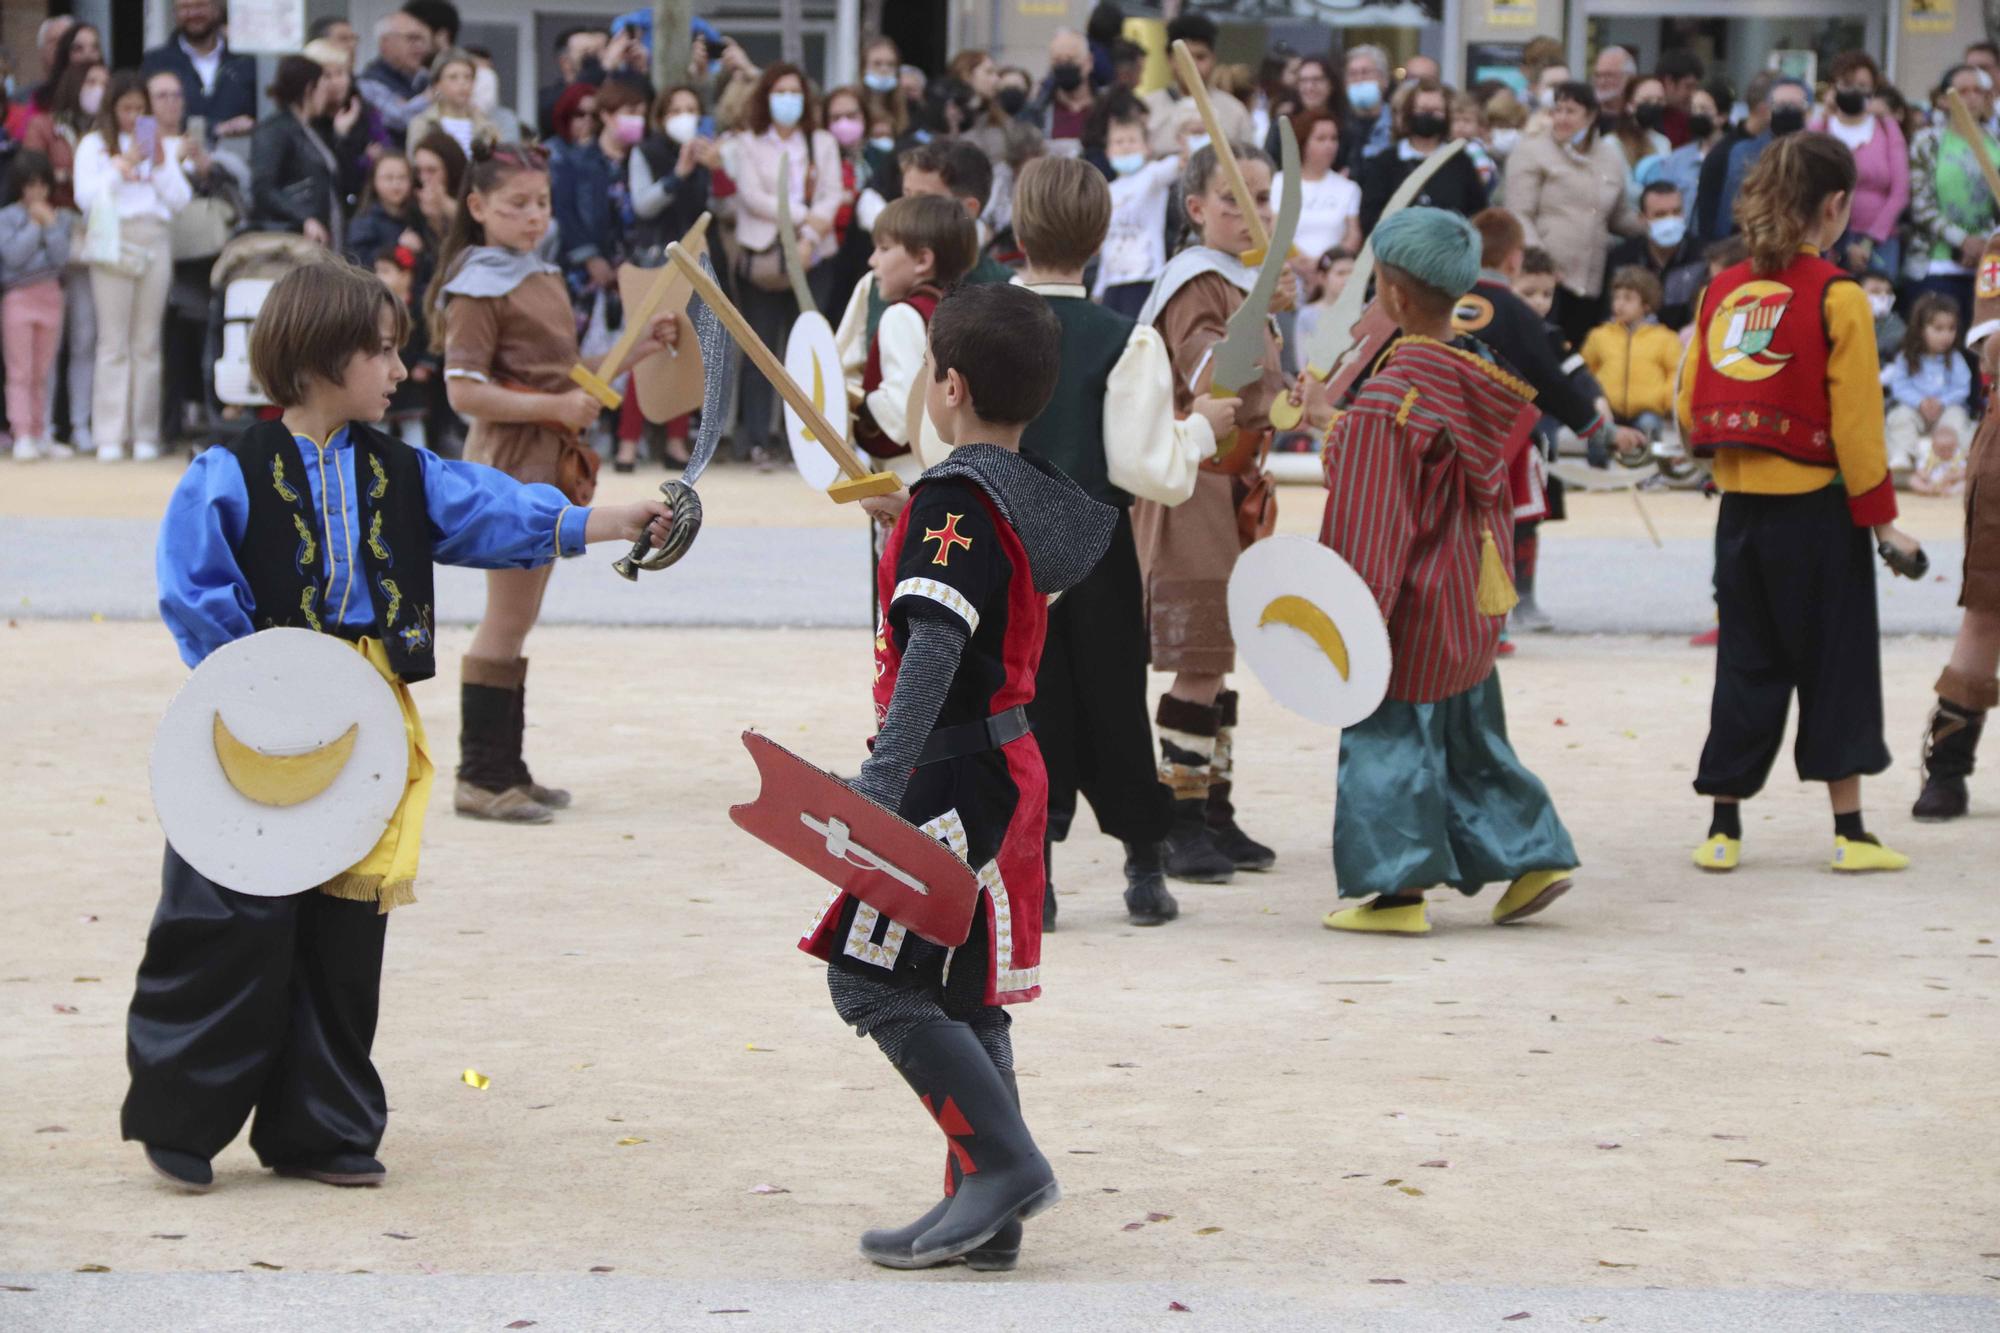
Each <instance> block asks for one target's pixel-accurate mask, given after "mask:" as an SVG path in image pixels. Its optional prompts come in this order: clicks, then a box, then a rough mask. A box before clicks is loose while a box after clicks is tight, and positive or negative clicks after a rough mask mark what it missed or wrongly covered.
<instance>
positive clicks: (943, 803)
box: [799, 476, 1048, 1004]
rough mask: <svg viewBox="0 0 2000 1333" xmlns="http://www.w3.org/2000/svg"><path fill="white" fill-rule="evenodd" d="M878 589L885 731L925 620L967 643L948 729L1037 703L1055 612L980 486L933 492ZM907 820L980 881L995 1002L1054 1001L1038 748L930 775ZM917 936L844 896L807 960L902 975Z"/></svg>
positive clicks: (879, 699)
mask: <svg viewBox="0 0 2000 1333" xmlns="http://www.w3.org/2000/svg"><path fill="white" fill-rule="evenodd" d="M876 578H877V582H878V584H879V587H880V592H881V605H882V606H883V607H884V608H885V610H884V612H883V616H882V621H881V623H880V624H879V625H878V626H877V627H876V631H875V719H876V724H877V725H878V726H879V725H880V724H881V722H882V720H883V718H885V717H886V716H887V715H888V711H889V705H890V701H891V700H892V699H893V698H894V697H895V693H896V672H897V668H898V667H899V666H900V665H901V662H902V655H903V648H904V647H905V645H906V644H907V643H908V642H909V632H910V625H911V623H912V621H913V620H914V619H916V618H919V617H924V616H931V617H939V618H944V619H948V620H951V621H953V622H956V623H957V624H958V625H960V626H961V627H962V628H964V629H965V631H966V633H967V641H966V645H965V652H964V654H963V655H962V656H961V657H960V658H959V664H958V670H957V672H956V673H955V674H954V675H953V677H952V681H951V685H950V688H949V690H948V691H947V693H946V695H945V700H944V706H943V707H942V708H941V709H939V711H938V717H937V723H936V725H937V727H939V728H945V727H952V726H959V725H962V724H964V723H968V722H978V721H981V720H983V719H985V718H988V717H991V716H992V715H994V714H995V713H1002V712H1005V711H1007V710H1008V709H1010V708H1014V707H1017V706H1021V705H1025V704H1027V703H1028V701H1029V700H1031V699H1033V698H1034V694H1035V668H1036V666H1037V665H1038V664H1039V663H1040V662H1041V657H1042V640H1043V637H1044V635H1045V633H1046V632H1047V629H1048V602H1047V599H1046V598H1044V597H1043V596H1042V594H1040V593H1038V592H1036V591H1035V582H1034V577H1033V574H1032V573H1031V571H1030V569H1029V566H1028V555H1027V551H1026V550H1025V549H1024V548H1023V547H1022V545H1021V539H1020V537H1019V536H1018V535H1017V534H1016V533H1015V531H1014V529H1013V527H1012V526H1011V525H1009V523H1008V522H1007V519H1006V517H1005V516H1004V515H1003V514H1002V513H1001V511H1000V509H999V507H998V506H997V505H995V504H994V503H993V501H992V499H991V498H990V497H989V496H988V495H987V494H986V492H985V491H984V490H983V489H982V488H981V487H980V486H979V485H978V484H977V483H976V482H974V481H972V480H971V479H970V478H967V477H962V476H947V477H941V478H937V479H934V480H929V481H919V482H918V483H917V484H916V486H915V487H914V488H913V489H912V492H911V496H910V502H909V504H908V506H906V507H905V508H904V510H903V514H902V517H901V518H900V519H898V520H897V522H896V526H895V528H894V529H893V530H892V531H891V532H890V534H889V538H888V541H887V543H886V546H885V548H884V550H883V552H882V560H881V563H880V565H879V566H877V569H876ZM897 813H898V814H900V815H902V816H903V818H905V819H907V820H909V821H910V822H911V823H913V824H915V825H917V826H918V827H920V828H922V829H923V830H924V831H925V832H927V833H929V834H931V835H932V836H933V837H935V838H937V839H939V840H940V841H941V842H943V843H945V844H946V845H947V846H949V847H950V848H951V849H952V850H953V851H955V852H957V853H958V854H959V856H961V857H962V858H964V860H965V862H966V863H967V864H968V865H970V866H971V867H972V868H973V869H974V870H975V871H976V872H978V875H979V882H980V889H981V893H980V910H982V911H983V912H984V913H985V914H986V924H987V926H988V928H989V929H988V935H987V938H988V939H989V940H990V941H991V945H992V947H991V949H990V950H989V956H990V966H989V970H988V976H987V986H986V1003H988V1004H1014V1003H1019V1002H1021V1001H1025V1000H1032V999H1034V998H1035V997H1036V996H1038V995H1039V994H1041V957H1042V894H1043V890H1044V868H1043V862H1042V832H1043V829H1044V828H1045V826H1046V824H1047V820H1048V775H1047V772H1046V770H1044V768H1043V767H1042V752H1041V749H1040V747H1038V746H1037V745H1036V744H1035V738H1034V736H1033V735H1032V734H1030V735H1025V736H1022V737H1020V738H1019V739H1017V740H1014V741H1011V742H1009V743H1008V744H1006V745H1004V746H1001V747H1000V748H999V749H997V750H985V751H981V752H979V753H976V754H969V755H963V756H960V757H958V758H955V759H946V760H942V761H940V762H938V763H934V764H925V765H923V766H921V767H919V768H918V769H917V770H916V771H915V773H913V774H912V775H911V778H910V784H909V787H908V788H907V789H906V790H905V791H904V793H903V802H902V805H901V806H900V807H899V808H898V810H897ZM907 936H908V932H907V930H906V929H905V927H904V926H902V925H901V924H900V923H898V922H896V921H894V920H892V919H890V918H888V917H886V916H884V915H882V914H881V913H880V912H878V911H877V910H876V909H874V908H872V907H869V906H868V905H867V904H865V903H861V902H858V901H856V900H855V899H852V898H850V897H848V896H847V895H846V894H844V893H841V892H839V891H838V890H836V891H834V892H833V893H832V894H830V895H829V896H828V898H827V901H826V902H825V904H824V905H823V906H822V907H821V909H820V911H819V912H818V914H817V915H816V916H815V917H814V919H813V922H812V926H811V929H809V930H808V931H807V932H806V935H805V937H804V938H803V939H802V940H800V942H799V947H800V948H801V949H804V950H805V951H806V952H807V953H810V954H812V955H813V956H814V957H817V958H825V959H831V958H832V957H833V956H834V955H835V954H836V953H844V954H845V955H846V956H847V957H848V958H849V959H855V960H859V961H861V962H863V963H869V964H873V965H874V966H877V967H880V968H882V969H884V970H885V971H887V972H895V971H897V970H898V966H899V964H900V963H901V962H902V961H903V945H904V943H905V941H906V939H907Z"/></svg>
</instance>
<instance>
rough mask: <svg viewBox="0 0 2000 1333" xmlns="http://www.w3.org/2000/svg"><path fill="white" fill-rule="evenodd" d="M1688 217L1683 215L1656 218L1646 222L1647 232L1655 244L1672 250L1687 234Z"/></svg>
mask: <svg viewBox="0 0 2000 1333" xmlns="http://www.w3.org/2000/svg"><path fill="white" fill-rule="evenodd" d="M1687 230H1688V224H1687V219H1686V218H1683V217H1669V218H1654V219H1653V220H1652V221H1651V222H1648V223H1647V224H1646V234H1647V235H1648V236H1651V237H1652V238H1653V244H1654V245H1657V246H1659V247H1661V248H1662V249H1665V250H1671V249H1673V248H1674V247H1675V246H1677V245H1679V244H1680V243H1681V238H1682V237H1683V236H1686V235H1687Z"/></svg>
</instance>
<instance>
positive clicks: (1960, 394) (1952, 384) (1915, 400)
mask: <svg viewBox="0 0 2000 1333" xmlns="http://www.w3.org/2000/svg"><path fill="white" fill-rule="evenodd" d="M1882 387H1883V388H1884V389H1887V390H1888V391H1889V396H1890V398H1892V399H1894V400H1895V402H1896V403H1897V404H1899V405H1900V406H1903V407H1917V406H1920V405H1921V404H1922V403H1923V401H1924V399H1926V398H1935V399H1937V400H1938V401H1939V402H1940V403H1943V404H1944V405H1945V406H1946V407H1964V406H1965V405H1966V403H1967V402H1969V401H1970V400H1971V398H1972V368H1971V367H1970V366H1968V365H1966V364H1965V358H1964V357H1962V356H1960V355H1959V354H1958V352H1957V351H1956V350H1955V349H1954V350H1953V351H1950V352H1947V353H1945V354H1944V355H1943V356H1927V357H1924V358H1923V359H1922V360H1921V361H1919V362H1918V363H1917V370H1916V372H1915V373H1914V374H1912V373H1911V371H1910V363H1909V361H1907V360H1906V359H1904V358H1903V357H1900V356H1898V357H1896V358H1894V359H1893V360H1891V361H1890V362H1889V364H1888V365H1886V366H1884V367H1883V368H1882Z"/></svg>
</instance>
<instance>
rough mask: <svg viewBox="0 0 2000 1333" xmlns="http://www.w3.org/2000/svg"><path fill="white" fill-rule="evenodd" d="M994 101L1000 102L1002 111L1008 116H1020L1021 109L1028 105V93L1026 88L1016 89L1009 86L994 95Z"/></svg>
mask: <svg viewBox="0 0 2000 1333" xmlns="http://www.w3.org/2000/svg"><path fill="white" fill-rule="evenodd" d="M993 100H994V101H996V102H998V103H999V104H1000V109H1001V110H1002V111H1005V112H1006V113H1007V114H1008V115H1010V116H1018V115H1020V114H1021V108H1022V107H1024V106H1026V105H1027V104H1028V92H1027V90H1026V89H1025V88H1016V87H1014V86H1013V85H1012V84H1008V85H1007V86H1006V87H1005V88H1002V89H1001V90H1000V91H999V92H997V93H995V94H994V95H993Z"/></svg>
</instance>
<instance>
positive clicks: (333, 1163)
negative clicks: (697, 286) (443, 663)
mask: <svg viewBox="0 0 2000 1333" xmlns="http://www.w3.org/2000/svg"><path fill="white" fill-rule="evenodd" d="M408 320H409V317H408V315H407V313H406V312H405V311H404V309H403V307H402V304H401V303H400V302H398V301H397V300H396V299H395V298H394V297H393V296H392V295H391V294H390V293H389V290H388V289H387V288H386V287H384V286H383V285H382V281H381V279H380V278H377V277H376V276H375V275H374V274H372V273H369V272H367V271H365V270H362V269H359V268H355V267H352V266H350V265H347V264H343V263H339V262H326V263H315V264H309V265H306V266H304V267H301V268H298V269H294V270H293V271H292V272H291V273H289V274H287V275H286V276H285V277H284V278H283V279H282V280H280V281H279V283H278V284H277V286H275V287H274V288H272V290H271V294H270V296H269V297H268V298H267V299H266V301H265V303H264V306H263V309H262V310H261V311H260V312H259V314H258V316H257V325H256V329H255V332H254V333H253V334H252V335H251V342H250V364H251V368H252V370H253V372H254V373H255V375H256V377H257V381H258V383H259V384H260V385H261V386H262V387H263V390H264V392H265V394H266V396H268V397H269V398H270V399H271V400H272V401H273V402H275V403H277V404H278V405H279V406H280V407H282V408H283V409H284V414H283V416H282V418H280V419H279V420H276V421H266V422H263V423H260V424H259V425H256V426H253V427H251V428H250V429H249V430H247V431H245V432H244V433H243V434H242V435H241V436H239V437H238V438H237V439H236V441H235V442H234V443H232V444H230V445H227V446H225V447H221V448H215V449H211V450H209V451H208V452H207V453H204V454H202V455H201V456H200V457H199V458H197V459H195V461H194V463H193V465H192V466H190V467H189V468H188V470H187V473H186V475H185V476H183V477H182V478H181V481H180V484H179V485H178V486H177V487H176V488H175V490H174V495H173V498H172V499H171V500H170V501H169V502H168V504H167V512H166V516H165V517H164V519H163V520H162V521H161V524H160V538H159V550H158V554H157V557H156V567H157V573H158V579H159V590H160V615H161V618H162V619H164V620H165V621H166V623H167V628H168V629H169V630H170V631H171V632H172V633H173V636H174V640H175V642H176V644H178V646H179V648H180V653H181V657H182V659H183V660H184V661H185V662H187V664H188V665H189V666H196V665H199V664H200V663H201V661H202V660H203V659H204V658H206V657H207V656H208V655H209V654H210V653H212V652H214V651H215V650H216V649H218V648H221V647H222V646H223V645H225V644H228V643H231V642H233V641H235V640H237V639H241V638H244V637H246V636H247V635H250V634H254V633H256V632H257V631H258V630H261V629H268V628H272V627H276V626H294V627H298V628H302V629H310V630H313V631H316V632H319V633H325V634H331V635H334V636H336V637H338V638H342V639H347V640H349V641H350V642H352V643H354V645H355V647H356V649H357V650H358V651H360V652H362V653H363V654H364V655H365V656H366V657H367V658H368V660H369V662H370V664H372V665H373V666H375V667H376V669H377V670H379V671H380V672H381V673H382V675H383V677H384V678H385V679H387V680H388V682H389V684H390V686H391V688H392V689H394V690H395V692H396V694H397V696H398V699H399V701H400V702H401V703H402V705H403V717H404V723H405V727H406V730H407V731H408V733H409V741H410V750H409V754H410V772H409V779H408V782H407V785H406V787H405V790H404V794H403V799H402V803H401V804H400V805H399V806H398V807H397V809H396V813H395V815H394V816H393V817H392V819H391V821H390V824H389V827H388V829H387V831H386V832H385V833H384V834H383V837H382V840H381V842H379V843H378V844H377V845H376V847H375V849H374V850H373V851H371V852H370V853H369V854H368V855H367V856H366V857H365V858H363V859H362V860H361V861H360V862H358V863H356V864H355V865H354V866H353V867H351V868H349V869H348V870H347V871H345V872H343V873H342V874H340V875H336V876H335V877H334V878H333V879H331V880H329V881H328V882H326V883H325V884H322V885H320V886H319V887H318V888H316V889H313V890H309V891H307V892H304V893H299V894H294V895H292V896H290V897H274V898H265V897H255V896H251V895H249V894H243V893H237V892H235V891H233V890H230V889H227V888H224V887H222V886H221V885H219V884H216V883H215V882H213V881H212V880H209V879H208V878H206V877H205V876H203V875H201V874H200V873H198V872H197V871H196V870H195V869H194V868H193V867H192V866H190V865H189V864H188V863H187V862H186V861H185V860H183V859H182V858H181V856H180V855H179V854H178V853H176V852H175V851H174V849H173V847H172V846H171V845H170V846H168V848H167V852H166V866H165V870H164V872H163V874H162V886H161V894H160V905H159V908H158V910H157V912H156V913H155V914H154V917H153V924H152V929H151V931H150V932H149V934H148V935H147V938H146V954H145V958H144V960H143V961H142V962H141V963H140V965H139V977H138V985H137V988H136V990H135V992H134V994H133V997H132V1008H131V1012H130V1014H129V1017H128V1020H127V1027H126V1064H127V1066H128V1067H129V1068H130V1070H131V1073H132V1086H131V1091H130V1092H129V1093H128V1094H127V1096H126V1098H125V1107H124V1112H123V1115H122V1126H123V1131H124V1136H125V1137H126V1138H127V1139H135V1140H137V1141H139V1142H140V1143H143V1144H144V1145H145V1149H146V1158H147V1161H148V1162H149V1163H150V1164H151V1165H152V1167H153V1169H154V1170H156V1171H157V1172H159V1173H160V1174H161V1175H162V1176H164V1177H165V1178H166V1179H167V1180H169V1181H171V1182H172V1183H173V1184H175V1185H177V1186H179V1187H181V1188H183V1189H187V1190H192V1191H196V1192H200V1191H204V1190H207V1189H208V1188H209V1187H210V1186H211V1185H212V1184H213V1183H214V1173H213V1171H212V1170H211V1169H210V1166H209V1159H210V1158H212V1157H214V1155H215V1154H216V1153H218V1152H220V1151H221V1150H222V1149H223V1148H224V1147H225V1146H227V1145H228V1143H229V1141H230V1140H231V1139H233V1138H235V1137H236V1132H237V1131H238V1130H239V1129H240V1128H242V1125H243V1122H244V1120H245V1119H246V1118H248V1117H249V1116H250V1115H251V1113H252V1111H253V1110H254V1111H255V1113H256V1119H255V1122H254V1123H253V1124H252V1126H251V1130H250V1146H251V1147H252V1148H253V1149H254V1150H255V1151H256V1153H257V1156H258V1158H259V1159H260V1160H261V1161H262V1162H263V1163H264V1165H266V1166H268V1167H270V1168H272V1169H273V1170H275V1171H277V1172H278V1173H279V1174H281V1175H292V1176H303V1177H307V1178H310V1179H314V1180H320V1181H325V1182H327V1183H329V1184H336V1185H374V1184H379V1183H380V1182H381V1181H382V1179H383V1178H384V1176H385V1175H386V1174H387V1172H386V1170H385V1169H384V1167H383V1166H382V1164H381V1163H380V1162H379V1161H377V1160H376V1159H375V1156H374V1154H375V1150H376V1148H377V1146H378V1145H379V1144H380V1143H381V1139H382V1132H383V1129H384V1127H385V1126H386V1124H387V1120H388V1103H387V1101H386V1100H385V1097H384V1094H383V1090H382V1082H381V1079H380V1078H379V1077H378V1076H377V1075H376V1072H375V1068H374V1066H373V1065H372V1064H371V1063H370V1061H369V1048H370V1046H371V1045H372V1043H373V1040H374V1035H375V1020H376V1013H377V1008H378V999H379V991H380V984H381V969H382V943H383V937H384V930H385V927H386V925H387V919H386V918H387V913H388V912H389V910H390V909H391V908H393V907H397V906H401V905H402V904H405V903H409V902H413V901H414V900H415V894H414V892H413V886H414V882H415V875H416V865H417V846H418V841H419V838H420V835H421V832H422V824H423V817H424V808H425V805H426V802H427V800H428V798H429V794H430V785H431V778H432V767H431V762H430V758H429V755H428V752H427V750H426V747H425V745H424V737H423V727H422V723H421V722H420V721H419V720H418V718H417V714H416V711H415V709H414V707H413V706H412V705H411V703H410V700H409V694H408V691H407V689H406V688H405V686H406V684H407V683H408V682H412V681H419V680H425V679H428V678H429V677H430V676H431V675H433V674H435V671H436V663H435V658H434V653H435V645H434V643H433V637H432V636H433V630H434V616H433V603H432V597H431V575H432V565H433V564H434V563H436V562H443V563H445V564H454V565H468V566H472V567H475V568H481V569H509V568H521V569H527V568H533V567H536V566H539V565H543V564H546V563H548V562H549V561H550V560H553V559H554V558H555V557H556V556H558V555H576V554H579V553H580V552H581V551H582V549H583V547H584V545H585V543H588V542H599V541H624V542H630V541H634V540H636V539H637V538H638V537H639V535H640V533H642V532H646V533H648V534H649V535H650V536H651V538H652V540H653V542H654V543H655V544H656V545H657V544H659V543H661V542H662V541H664V539H665V533H666V528H667V522H666V512H667V511H666V507H665V506H664V505H662V504H660V503H658V502H654V501H648V502H642V503H638V504H628V505H615V506H602V507H598V508H595V509H591V508H583V507H579V506H575V505H571V504H570V503H569V502H568V501H567V500H566V499H565V498H564V496H563V494H562V492H560V491H558V490H557V489H556V488H555V487H553V486H540V485H523V484H522V483H520V482H517V481H515V480H514V479H513V478H511V477H509V476H507V475H506V474H505V473H503V472H498V471H496V470H494V469H492V468H489V467H482V466H480V465H478V464H474V463H457V462H450V461H447V460H445V459H441V458H438V457H437V456H436V455H434V454H431V453H428V452H426V451H424V450H421V449H415V448H412V447H410V446H409V445H406V444H404V443H402V442H401V441H399V440H396V439H394V438H392V437H390V436H388V435H385V434H383V433H382V432H381V431H378V430H376V429H375V428H374V426H373V425H372V424H371V423H374V422H377V421H380V420H381V419H382V416H383V414H384V413H385V412H386V411H387V410H388V406H389V400H390V397H391V395H392V394H393V393H394V392H395V389H396V386H397V385H398V384H399V383H401V382H402V380H403V378H404V375H405V371H404V369H403V363H402V360H401V358H400V356H399V351H400V349H401V348H402V346H403V343H404V340H405V338H406V336H407V334H408V331H409V323H408ZM309 702H310V701H309V700H301V703H302V704H307V705H309Z"/></svg>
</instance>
